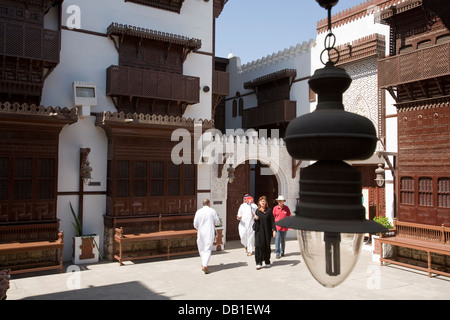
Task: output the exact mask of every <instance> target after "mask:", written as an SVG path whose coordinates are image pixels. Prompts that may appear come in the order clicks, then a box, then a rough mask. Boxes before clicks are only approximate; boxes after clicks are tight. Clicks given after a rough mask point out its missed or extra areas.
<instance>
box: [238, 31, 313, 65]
mask: <svg viewBox="0 0 450 320" xmlns="http://www.w3.org/2000/svg"><path fill="white" fill-rule="evenodd" d="M315 46H316V41H315V40H313V39H311V40H309V41H308V42H306V41H303V43H298V44H297V45H296V46H295V47H294V46H291V47H290V48H286V49H284V50H283V51H281V50H280V51H278V52H275V53H273V54H270V55H267V56H265V57H263V58H261V59H257V60H254V61H251V62H249V63H246V64H244V65H242V66H238V69H239V72H241V73H246V72H251V71H254V70H257V69H260V68H264V67H266V66H269V65H271V64H275V63H277V62H281V61H283V60H287V59H290V58H292V57H295V56H298V55H300V54H304V53H305V52H311V48H314V47H315Z"/></svg>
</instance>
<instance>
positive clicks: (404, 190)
mask: <svg viewBox="0 0 450 320" xmlns="http://www.w3.org/2000/svg"><path fill="white" fill-rule="evenodd" d="M400 203H401V204H414V179H413V178H412V177H402V178H401V179H400Z"/></svg>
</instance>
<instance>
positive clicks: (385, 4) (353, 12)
mask: <svg viewBox="0 0 450 320" xmlns="http://www.w3.org/2000/svg"><path fill="white" fill-rule="evenodd" d="M418 1H420V2H422V0H367V1H365V2H362V3H360V4H359V5H356V6H353V7H351V8H348V9H346V10H343V11H340V12H338V13H336V14H334V15H332V17H331V21H332V28H336V27H340V26H342V25H345V24H347V23H350V22H352V21H355V20H358V19H361V18H364V17H366V16H368V15H370V14H373V13H375V12H380V11H383V10H386V9H387V8H390V7H391V6H393V5H397V4H398V3H402V2H404V4H402V6H407V5H408V4H409V3H410V2H414V3H415V2H418ZM327 29H328V18H324V19H321V20H319V21H318V22H317V34H321V33H323V32H326V31H327Z"/></svg>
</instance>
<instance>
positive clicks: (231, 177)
mask: <svg viewBox="0 0 450 320" xmlns="http://www.w3.org/2000/svg"><path fill="white" fill-rule="evenodd" d="M234 171H235V169H234V168H233V165H232V164H230V165H229V167H228V168H227V172H228V175H227V179H228V183H233V181H234Z"/></svg>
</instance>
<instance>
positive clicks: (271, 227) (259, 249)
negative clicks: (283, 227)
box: [253, 196, 276, 270]
mask: <svg viewBox="0 0 450 320" xmlns="http://www.w3.org/2000/svg"><path fill="white" fill-rule="evenodd" d="M254 219H255V223H254V225H253V228H254V229H255V260H256V269H257V270H259V269H261V268H262V262H263V261H264V263H265V264H266V268H269V267H270V252H271V249H270V241H271V239H272V237H274V233H275V234H276V229H275V220H274V218H273V214H272V209H270V208H269V207H268V203H267V199H266V197H265V196H262V197H259V199H258V209H257V210H256V214H255V218H254Z"/></svg>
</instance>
